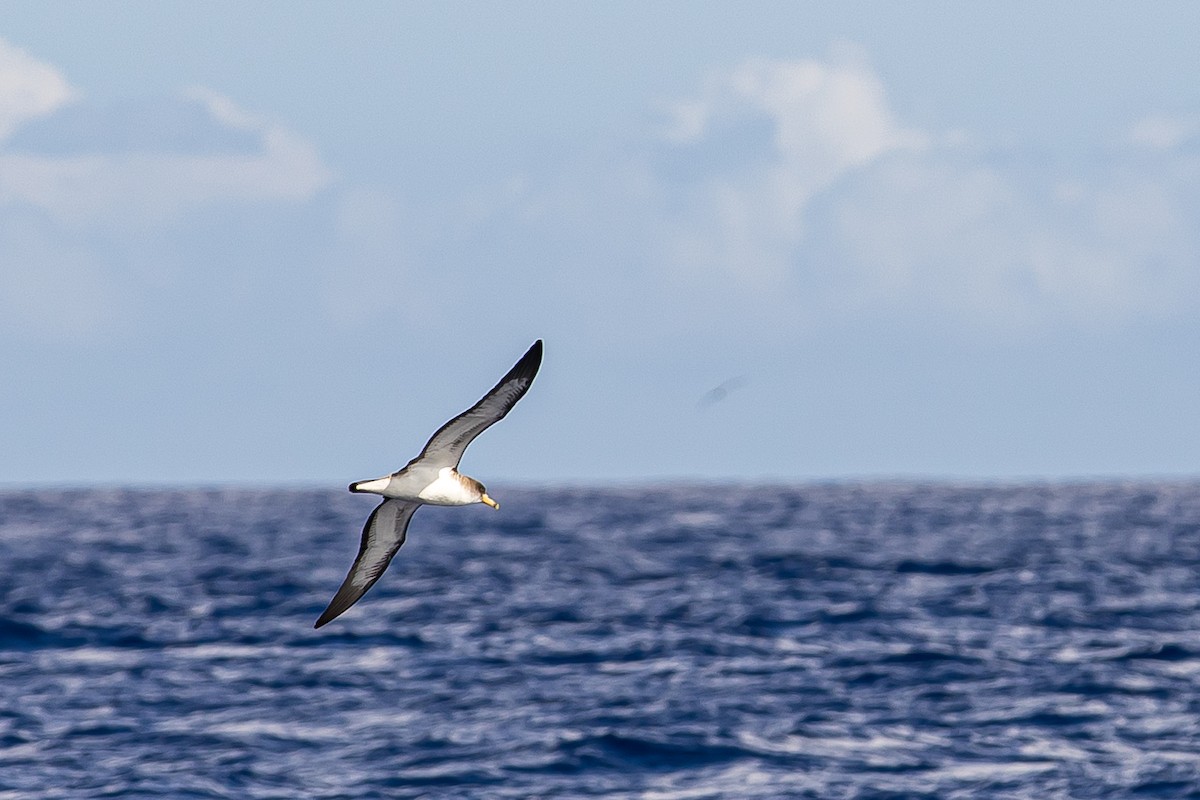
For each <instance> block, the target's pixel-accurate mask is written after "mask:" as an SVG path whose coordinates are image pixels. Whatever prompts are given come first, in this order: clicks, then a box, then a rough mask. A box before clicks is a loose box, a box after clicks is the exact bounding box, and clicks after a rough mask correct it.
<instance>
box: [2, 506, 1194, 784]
mask: <svg viewBox="0 0 1200 800" xmlns="http://www.w3.org/2000/svg"><path fill="white" fill-rule="evenodd" d="M497 496H498V497H499V499H500V500H501V501H502V502H503V510H502V511H500V512H493V511H491V510H490V509H487V508H485V507H482V506H479V507H477V508H469V509H441V508H428V509H422V510H421V511H420V512H418V514H417V515H416V517H415V518H414V520H413V525H412V528H411V530H410V532H409V540H408V544H406V545H405V547H404V548H403V550H401V551H400V554H399V556H398V557H397V559H396V561H395V562H394V563H393V565H392V567H391V569H390V570H389V571H388V573H387V574H386V575H385V576H384V578H383V579H382V580H381V581H380V583H379V584H378V585H376V587H375V588H374V589H372V590H371V591H370V592H369V593H368V594H367V595H366V597H364V598H363V600H362V601H361V602H360V603H359V604H358V605H357V606H356V607H355V608H353V609H352V610H351V611H349V612H348V613H347V614H345V615H344V616H343V617H341V618H339V619H338V620H336V621H335V622H333V623H331V624H330V625H329V626H327V627H325V628H322V629H321V630H319V631H315V630H313V628H312V623H313V621H314V620H315V618H316V616H317V614H318V613H319V612H320V611H321V609H322V608H324V606H325V603H326V602H327V601H328V600H329V598H330V597H331V596H332V594H333V592H334V590H335V589H336V588H337V586H338V584H339V583H340V582H341V579H342V577H343V576H344V574H345V571H346V569H347V568H348V566H349V564H350V562H351V561H352V559H353V556H354V553H355V551H356V549H357V545H358V535H359V529H360V526H361V523H362V521H363V519H364V518H365V517H366V515H367V513H368V512H369V511H370V509H371V507H372V505H373V503H372V501H371V499H370V498H367V497H362V496H353V495H347V494H340V493H319V492H299V493H297V492H252V491H232V490H230V491H82V492H50V491H38V492H9V493H4V494H0V797H2V798H32V797H40V798H81V797H121V798H134V797H144V798H218V797H219V798H226V797H228V798H376V797H378V798H418V797H422V798H423V797H429V798H475V797H480V798H489V797H496V798H531V797H546V798H550V797H564V798H570V797H608V798H635V797H636V798H758V797H762V798H777V797H778V798H784V797H811V798H822V799H824V798H979V797H988V798H1006V797H1013V798H1015V797H1022V798H1055V797H1079V798H1102V797H1112V798H1126V797H1200V691H1198V688H1197V686H1198V683H1197V682H1198V680H1200V635H1198V634H1200V612H1198V606H1200V485H1194V484H1143V485H1132V484H1131V485H1117V484H1095V485H1064V486H1024V487H982V488H980V487H956V486H936V485H935V486H917V485H847V486H800V487H793V488H787V487H774V488H770V489H757V490H751V489H748V488H745V487H685V488H679V487H673V488H662V489H656V490H652V491H641V490H639V491H617V490H606V491H588V490H539V491H533V490H524V491H518V490H510V491H507V492H504V491H501V492H497Z"/></svg>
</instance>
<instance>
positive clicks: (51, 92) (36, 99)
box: [0, 39, 75, 141]
mask: <svg viewBox="0 0 1200 800" xmlns="http://www.w3.org/2000/svg"><path fill="white" fill-rule="evenodd" d="M74 96H75V92H74V90H73V89H71V87H70V85H69V84H68V83H67V80H66V78H64V77H63V76H62V74H61V73H60V72H59V71H58V70H56V69H55V68H54V67H52V66H50V65H49V64H45V63H42V62H41V61H38V60H37V59H35V58H33V57H31V56H30V55H29V54H27V53H26V52H25V51H24V50H21V49H20V48H17V47H14V46H12V45H11V44H9V43H8V42H6V41H4V40H3V39H0V141H2V140H3V139H4V138H5V137H7V136H8V135H9V134H10V133H11V132H12V131H13V130H14V129H15V128H16V127H17V126H19V125H20V124H21V123H23V122H25V121H27V120H30V119H34V118H36V117H39V116H42V115H44V114H49V113H50V112H52V111H54V110H55V109H56V108H59V107H60V106H62V105H63V104H64V103H67V102H68V101H70V100H71V99H72V98H73V97H74Z"/></svg>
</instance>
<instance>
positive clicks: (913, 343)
mask: <svg viewBox="0 0 1200 800" xmlns="http://www.w3.org/2000/svg"><path fill="white" fill-rule="evenodd" d="M1198 29H1200V5H1197V4H1194V3H1188V2H1161V3H1155V4H1151V5H1146V4H1144V3H1134V2H1110V3H1104V4H1099V5H1097V4H1093V3H1084V2H1019V1H1018V2H1006V3H991V4H975V3H973V4H965V3H957V2H912V3H904V4H887V3H877V2H854V0H850V1H848V2H841V3H804V2H786V3H785V2H779V3H765V2H747V3H738V4H730V3H701V2H686V3H685V2H644V1H641V2H609V3H590V4H584V3H561V2H512V3H503V4H500V3H461V2H445V3H437V4H434V3H402V2H397V3H390V2H389V3H376V2H358V3H354V4H330V3H315V2H286V3H285V2H262V3H253V4H246V3H241V2H223V1H222V0H217V1H216V2H206V3H186V2H110V3H105V4H86V3H75V2H71V3H68V2H58V3H46V4H10V5H8V6H6V7H5V9H4V11H3V13H2V14H0V486H8V487H22V486H52V485H69V486H79V485H210V484H238V485H252V486H255V485H262V486H281V485H303V486H306V487H307V486H330V487H340V486H342V485H345V484H346V483H348V482H350V481H352V480H359V479H365V478H369V477H375V476H378V475H382V474H385V473H387V472H389V471H391V470H393V469H396V468H398V467H400V466H402V465H403V464H404V463H405V462H406V461H407V460H408V459H409V458H411V457H412V456H413V455H415V454H416V453H417V452H418V451H419V450H420V448H421V446H422V445H423V444H424V442H425V440H426V439H427V438H428V436H429V435H430V434H431V433H432V432H433V430H435V429H436V428H437V427H438V426H439V425H440V424H441V423H442V422H443V421H445V420H446V419H447V418H449V417H450V416H452V415H453V414H456V413H458V412H459V411H461V410H463V409H465V408H466V407H467V406H469V405H470V404H472V403H473V402H474V401H475V400H476V399H477V398H478V397H479V396H480V395H481V394H482V393H483V392H484V391H486V390H487V389H488V388H490V387H491V386H492V385H493V384H494V383H495V381H496V380H497V379H498V378H499V377H500V376H501V375H502V374H504V372H505V371H506V370H507V369H508V368H509V367H510V366H511V365H512V364H513V363H514V362H515V361H516V360H517V358H518V357H520V355H521V354H522V353H523V352H524V351H525V349H526V348H527V347H528V346H529V345H530V343H532V342H533V341H534V340H535V339H537V338H542V339H544V340H545V348H546V350H545V361H544V363H543V367H542V372H541V374H540V375H539V376H538V379H537V381H536V383H535V384H534V386H533V388H532V390H531V391H530V393H529V394H528V395H527V396H526V397H525V399H524V400H522V401H521V403H520V404H519V405H518V406H517V407H516V408H515V410H514V411H513V412H512V414H511V415H510V416H509V417H508V418H507V419H505V420H504V421H503V423H501V424H499V425H497V426H495V427H494V428H492V429H491V430H489V431H488V432H487V433H486V434H485V435H483V436H482V437H480V439H478V440H477V441H476V442H475V443H474V444H473V445H472V447H471V449H470V450H469V451H468V452H467V455H466V457H465V459H464V461H463V464H462V467H463V470H464V471H465V472H467V473H468V474H471V475H474V476H475V477H477V478H479V479H481V480H483V481H484V482H486V483H488V484H489V486H499V485H504V484H508V485H519V484H553V483H605V484H613V483H617V484H628V483H631V482H633V481H640V480H647V479H650V480H657V481H680V480H704V481H726V480H728V481H753V480H764V479H766V480H772V481H811V480H859V479H864V480H867V479H880V478H883V479H893V478H895V479H940V480H971V481H974V480H1014V479H1051V480H1063V479H1066V480H1073V479H1086V478H1093V477H1120V478H1126V477H1127V478H1159V477H1195V476H1197V475H1198V474H1200V414H1198V413H1197V411H1198V408H1200V363H1198V362H1200V356H1198V355H1197V354H1198V353H1200V224H1198V223H1200V81H1198V80H1196V76H1197V75H1200V48H1196V47H1195V37H1194V31H1196V30H1198Z"/></svg>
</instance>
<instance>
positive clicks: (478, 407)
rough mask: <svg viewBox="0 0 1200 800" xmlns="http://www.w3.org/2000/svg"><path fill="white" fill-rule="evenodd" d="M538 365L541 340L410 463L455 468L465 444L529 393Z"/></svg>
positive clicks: (501, 417) (429, 442)
mask: <svg viewBox="0 0 1200 800" xmlns="http://www.w3.org/2000/svg"><path fill="white" fill-rule="evenodd" d="M541 365H542V340H541V339H538V340H537V341H536V342H534V343H533V346H532V347H530V348H529V350H528V351H526V353H525V355H523V356H521V360H520V361H518V362H517V363H516V364H515V365H513V368H512V369H510V370H509V371H508V374H507V375H505V376H504V377H503V378H501V379H500V382H499V383H497V384H496V385H495V386H493V387H492V390H491V391H490V392H488V393H487V394H485V395H484V396H483V398H482V399H481V400H480V401H479V402H478V403H476V404H475V405H473V406H471V407H470V408H468V409H467V410H466V411H464V412H463V413H461V414H459V415H458V416H457V417H455V418H454V419H452V420H450V421H449V422H447V423H446V424H445V425H443V426H442V427H441V428H438V431H437V433H435V434H433V436H432V437H430V439H429V441H428V442H426V444H425V449H424V450H422V451H421V455H419V456H417V457H416V458H414V459H413V460H412V461H410V462H409V464H410V465H411V464H415V463H416V462H418V461H427V462H428V463H429V464H430V465H431V466H436V467H438V468H441V467H455V468H457V467H458V462H459V461H461V460H462V455H463V451H464V450H466V449H467V445H469V444H470V443H471V442H472V441H473V440H474V439H475V437H476V436H478V435H479V434H481V433H483V432H484V431H485V430H487V429H488V428H489V427H491V426H492V425H493V424H495V423H496V422H499V421H500V420H502V419H504V416H505V415H506V414H507V413H508V412H509V411H511V410H512V407H513V406H515V405H516V404H517V401H518V400H520V399H521V398H522V397H523V396H524V395H525V392H527V391H529V387H530V386H531V385H532V384H533V376H534V375H537V371H538V367H540V366H541Z"/></svg>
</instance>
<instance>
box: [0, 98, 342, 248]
mask: <svg viewBox="0 0 1200 800" xmlns="http://www.w3.org/2000/svg"><path fill="white" fill-rule="evenodd" d="M189 97H190V98H192V99H194V100H198V101H200V102H202V103H203V104H204V105H205V107H206V108H207V110H208V112H209V113H210V114H211V115H212V116H213V118H214V119H215V120H217V121H218V122H220V123H222V124H224V125H226V126H227V127H229V128H232V129H236V130H241V131H245V132H249V133H252V134H254V135H255V136H256V137H257V140H258V143H259V144H258V147H257V149H255V150H253V151H252V152H217V153H195V154H190V153H170V152H168V153H164V152H130V153H125V152H122V153H111V154H110V153H84V154H78V155H72V154H65V155H64V154H53V155H43V154H40V153H36V152H12V151H9V152H3V151H0V203H11V204H20V205H27V206H31V207H34V208H37V209H40V210H42V211H44V212H46V213H47V214H49V215H50V216H51V217H53V218H54V219H55V220H57V221H58V222H60V223H65V224H68V225H71V226H79V225H89V224H101V225H105V226H118V227H125V228H142V227H146V226H152V225H154V224H158V223H161V222H163V221H166V220H170V219H173V218H176V217H178V216H180V215H182V214H186V213H188V212H189V211H192V210H195V209H198V208H202V207H204V206H207V205H212V204H216V203H246V202H285V203H295V202H303V201H305V200H308V199H310V198H311V197H312V196H313V195H314V194H315V193H316V192H317V191H319V190H320V189H321V188H322V187H324V186H325V185H327V184H328V183H329V181H330V180H331V178H332V174H331V172H330V170H329V169H328V168H327V167H326V166H325V165H324V164H323V163H322V161H321V158H320V156H319V154H318V153H317V151H316V148H315V147H313V145H311V144H310V143H308V142H307V141H305V140H304V139H303V138H301V137H300V136H298V135H296V134H294V133H292V132H291V131H288V130H287V129H286V128H283V127H282V126H280V125H277V124H273V123H271V122H268V121H265V120H261V119H258V118H256V117H254V116H252V115H250V114H248V113H246V112H244V111H242V110H240V109H238V108H237V107H236V106H235V105H234V104H233V102H232V101H231V100H229V99H228V98H225V97H222V96H221V95H218V94H216V93H214V92H211V91H207V90H192V92H190V93H189Z"/></svg>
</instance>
